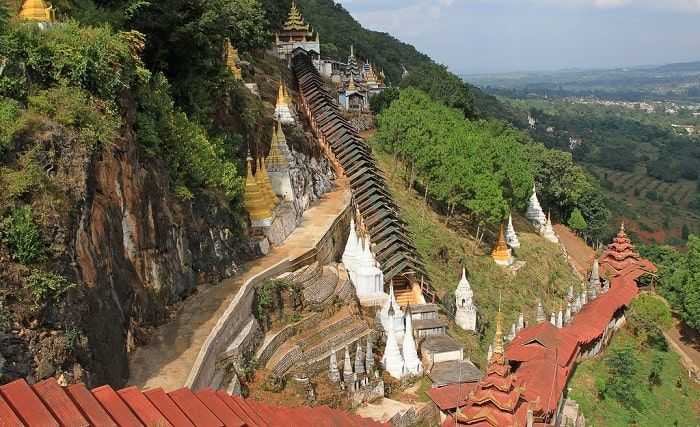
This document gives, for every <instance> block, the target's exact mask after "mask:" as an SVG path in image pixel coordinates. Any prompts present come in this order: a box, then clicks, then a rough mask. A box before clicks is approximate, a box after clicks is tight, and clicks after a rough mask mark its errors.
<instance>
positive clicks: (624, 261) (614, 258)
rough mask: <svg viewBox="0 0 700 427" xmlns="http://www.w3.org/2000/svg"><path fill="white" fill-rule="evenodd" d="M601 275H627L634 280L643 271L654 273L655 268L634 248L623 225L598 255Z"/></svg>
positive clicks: (611, 276)
mask: <svg viewBox="0 0 700 427" xmlns="http://www.w3.org/2000/svg"><path fill="white" fill-rule="evenodd" d="M599 263H600V275H601V277H603V278H605V277H610V278H613V277H627V278H629V279H631V280H636V279H637V278H638V277H639V276H641V275H642V274H644V273H647V272H648V273H655V272H656V271H657V268H656V266H655V265H654V264H652V263H651V262H650V261H648V260H646V259H644V258H642V257H641V256H640V255H639V253H637V252H636V251H635V249H634V245H633V244H632V242H631V241H630V239H629V237H627V234H625V227H624V225H623V226H621V227H620V232H619V233H617V236H616V237H615V238H614V239H613V242H612V243H611V244H609V245H608V247H607V249H606V250H605V252H603V254H602V255H601V256H600V260H599Z"/></svg>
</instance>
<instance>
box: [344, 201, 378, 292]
mask: <svg viewBox="0 0 700 427" xmlns="http://www.w3.org/2000/svg"><path fill="white" fill-rule="evenodd" d="M356 217H357V219H358V222H359V229H360V231H359V233H358V230H357V229H356V228H355V219H354V218H353V219H351V220H350V233H349V235H348V241H347V243H346V244H345V250H344V251H343V256H342V260H343V264H344V265H345V269H346V270H347V271H348V276H350V280H351V281H352V283H353V285H355V292H356V293H357V298H358V299H359V300H360V303H362V304H368V303H369V305H379V304H381V303H382V302H384V301H385V300H386V294H385V293H384V273H382V270H381V269H380V268H379V263H377V260H376V259H375V257H374V254H373V253H372V247H371V246H372V244H371V242H370V238H369V233H367V231H366V230H365V227H364V225H363V223H362V217H361V216H360V214H359V212H357V213H356Z"/></svg>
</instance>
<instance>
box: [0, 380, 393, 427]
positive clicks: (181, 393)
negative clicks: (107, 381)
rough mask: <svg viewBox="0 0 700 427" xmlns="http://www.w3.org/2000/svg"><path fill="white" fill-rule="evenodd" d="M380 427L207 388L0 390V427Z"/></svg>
mask: <svg viewBox="0 0 700 427" xmlns="http://www.w3.org/2000/svg"><path fill="white" fill-rule="evenodd" d="M59 425H60V426H89V425H90V426H100V427H101V426H117V425H118V426H143V425H146V426H154V425H157V426H170V425H172V426H177V427H180V426H184V427H190V426H194V425H197V426H200V425H201V426H206V427H210V426H235V427H244V426H251V427H267V426H291V427H309V426H310V425H318V426H328V427H331V426H337V427H345V426H386V425H387V424H382V423H378V422H375V421H373V420H371V419H368V418H362V417H359V416H356V415H352V414H349V413H347V412H343V411H340V410H337V409H330V408H328V407H325V406H323V407H315V408H312V407H307V406H302V407H297V408H282V407H277V406H275V405H269V404H266V403H263V402H256V401H254V400H244V399H242V398H241V397H240V396H231V395H229V394H227V393H226V392H225V391H223V390H219V391H217V392H214V391H213V390H211V389H206V390H202V391H199V392H197V393H196V394H195V393H192V392H191V391H190V390H189V389H186V388H183V389H179V390H175V391H173V392H170V393H165V392H164V391H163V390H162V389H160V388H157V389H153V390H150V391H146V392H142V391H140V390H139V389H137V388H136V387H129V388H125V389H123V390H120V391H118V392H116V391H114V390H113V389H112V388H111V387H109V386H102V387H97V388H95V389H93V390H92V392H91V391H89V390H88V389H87V388H86V387H85V386H84V385H82V384H76V385H72V386H70V387H61V386H60V385H59V384H58V383H57V382H56V380H54V379H48V380H45V381H42V382H41V383H39V384H36V385H34V386H33V387H30V386H29V385H28V384H27V383H26V381H24V380H17V381H14V382H12V383H9V384H6V385H4V386H2V387H0V426H2V427H15V426H17V427H24V426H28V427H35V426H36V427H44V426H59Z"/></svg>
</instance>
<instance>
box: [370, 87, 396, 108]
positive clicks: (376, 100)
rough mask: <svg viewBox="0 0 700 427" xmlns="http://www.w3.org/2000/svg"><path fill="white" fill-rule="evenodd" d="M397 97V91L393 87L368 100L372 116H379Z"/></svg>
mask: <svg viewBox="0 0 700 427" xmlns="http://www.w3.org/2000/svg"><path fill="white" fill-rule="evenodd" d="M398 97H399V90H398V89H397V88H394V87H390V88H386V89H384V90H383V91H381V92H380V93H378V94H376V95H374V96H372V97H371V98H370V99H369V108H370V110H372V114H379V113H381V112H382V110H384V109H385V108H386V107H388V106H389V105H391V103H392V102H394V100H395V99H397V98H398Z"/></svg>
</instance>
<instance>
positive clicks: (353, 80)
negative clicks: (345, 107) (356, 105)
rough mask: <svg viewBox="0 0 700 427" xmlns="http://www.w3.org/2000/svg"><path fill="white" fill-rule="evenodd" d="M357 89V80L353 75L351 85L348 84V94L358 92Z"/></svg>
mask: <svg viewBox="0 0 700 427" xmlns="http://www.w3.org/2000/svg"><path fill="white" fill-rule="evenodd" d="M356 91H357V88H356V87H355V79H354V78H353V77H352V74H350V83H348V92H356Z"/></svg>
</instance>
